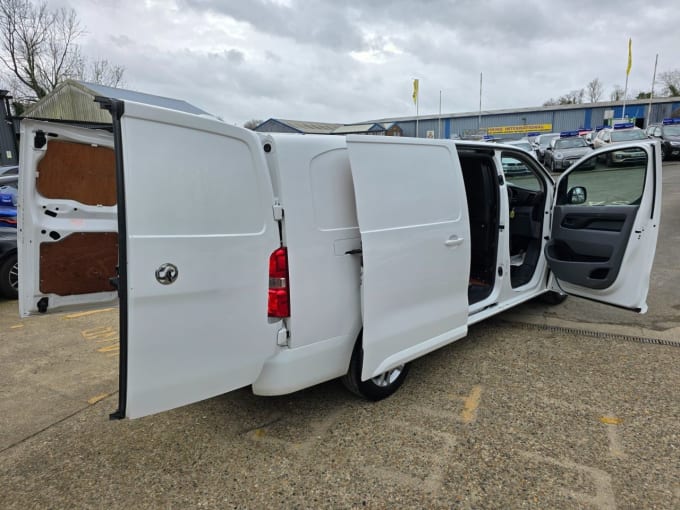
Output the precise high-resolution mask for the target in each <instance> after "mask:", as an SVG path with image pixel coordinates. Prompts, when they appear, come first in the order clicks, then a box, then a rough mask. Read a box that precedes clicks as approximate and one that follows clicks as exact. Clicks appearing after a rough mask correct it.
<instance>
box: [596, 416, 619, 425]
mask: <svg viewBox="0 0 680 510" xmlns="http://www.w3.org/2000/svg"><path fill="white" fill-rule="evenodd" d="M600 421H601V422H602V423H604V424H605V425H620V424H621V423H623V420H622V419H621V418H617V417H616V416H600Z"/></svg>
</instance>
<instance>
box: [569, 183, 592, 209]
mask: <svg viewBox="0 0 680 510" xmlns="http://www.w3.org/2000/svg"><path fill="white" fill-rule="evenodd" d="M587 197H588V193H587V192H586V189H585V188H584V187H583V186H574V187H573V188H571V189H570V190H569V191H567V203H568V204H571V205H579V204H585V202H586V198H587Z"/></svg>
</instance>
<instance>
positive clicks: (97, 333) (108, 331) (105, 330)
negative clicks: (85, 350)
mask: <svg viewBox="0 0 680 510" xmlns="http://www.w3.org/2000/svg"><path fill="white" fill-rule="evenodd" d="M80 334H81V335H83V337H84V338H85V339H86V340H94V339H96V338H108V337H112V336H118V332H117V331H116V330H115V329H113V328H112V327H111V326H102V327H98V328H92V329H84V330H83V331H81V332H80Z"/></svg>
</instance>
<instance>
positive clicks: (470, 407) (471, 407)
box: [461, 385, 482, 423]
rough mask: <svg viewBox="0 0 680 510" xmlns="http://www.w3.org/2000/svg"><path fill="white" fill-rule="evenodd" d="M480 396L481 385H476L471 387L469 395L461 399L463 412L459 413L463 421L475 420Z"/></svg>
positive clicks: (470, 421)
mask: <svg viewBox="0 0 680 510" xmlns="http://www.w3.org/2000/svg"><path fill="white" fill-rule="evenodd" d="M481 397H482V387H481V386H480V385H476V386H473V387H472V391H471V392H470V395H468V396H467V398H464V399H463V412H462V413H461V417H462V419H463V423H472V422H473V421H474V420H475V418H476V417H477V408H478V407H479V401H480V399H481Z"/></svg>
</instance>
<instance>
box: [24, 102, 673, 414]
mask: <svg viewBox="0 0 680 510" xmlns="http://www.w3.org/2000/svg"><path fill="white" fill-rule="evenodd" d="M99 101H100V102H102V103H103V105H104V106H105V107H107V108H109V110H110V111H111V112H112V118H113V135H112V134H111V133H108V132H95V131H92V130H87V129H82V128H76V127H72V126H64V125H54V124H50V123H46V122H40V121H34V120H24V121H23V122H22V133H21V144H22V145H21V161H22V168H21V172H20V187H19V189H20V192H21V194H22V195H21V204H22V215H21V220H22V224H21V229H20V248H21V250H20V251H21V255H22V258H21V267H22V273H21V275H20V276H21V281H20V286H19V293H20V306H19V308H20V313H21V315H22V316H28V315H33V314H43V313H52V312H60V311H66V310H78V309H82V308H85V307H88V306H102V305H109V304H113V303H116V302H119V304H120V321H121V322H120V358H119V359H120V386H119V395H118V398H119V407H118V410H117V411H116V413H114V417H116V418H123V417H126V416H127V417H131V418H135V417H140V416H145V415H148V414H153V413H156V412H160V411H164V410H168V409H172V408H176V407H179V406H182V405H186V404H189V403H192V402H196V401H198V400H202V399H205V398H209V397H212V396H215V395H218V394H222V393H226V392H228V391H232V390H234V389H237V388H241V387H244V386H250V387H251V388H252V390H253V392H254V393H256V394H258V395H281V394H285V393H290V392H293V391H297V390H299V389H302V388H306V387H309V386H312V385H315V384H318V383H321V382H324V381H327V380H331V379H334V378H338V377H342V378H343V381H344V382H345V384H346V386H347V387H348V388H349V389H350V390H351V391H353V392H355V393H358V394H360V395H361V396H363V397H365V398H367V399H371V400H379V399H381V398H385V397H387V396H389V395H390V394H392V393H393V392H394V391H396V390H397V389H398V388H399V386H400V385H401V384H402V382H403V381H404V378H405V377H406V373H407V371H408V366H409V365H408V363H409V362H410V361H412V360H414V359H416V358H418V357H420V356H423V355H425V354H427V353H429V352H431V351H433V350H435V349H438V348H440V347H443V346H444V345H447V344H449V343H451V342H453V341H455V340H458V339H460V338H463V337H464V336H465V335H466V334H467V330H468V326H469V325H472V324H475V323H478V322H480V321H482V320H484V319H486V318H489V317H491V316H494V315H496V314H498V313H500V312H502V311H504V310H508V309H509V308H512V307H514V306H516V305H518V304H520V303H523V302H525V301H528V300H529V299H533V298H535V297H539V296H544V295H549V296H559V297H562V296H564V295H566V294H574V295H578V296H582V297H586V298H589V299H593V300H596V301H601V302H604V303H607V304H611V305H615V306H618V307H622V308H627V309H631V310H634V311H637V312H644V311H646V308H647V304H646V296H647V290H648V286H649V278H650V273H651V266H652V260H653V255H654V251H655V247H656V239H657V235H658V223H659V222H658V219H659V214H660V194H661V170H660V168H659V164H660V160H658V158H657V157H656V153H655V151H654V150H653V147H652V146H651V145H649V144H628V145H624V146H622V149H623V148H635V149H637V150H640V151H642V152H644V154H645V160H644V162H642V161H640V162H639V163H638V165H637V166H635V167H628V168H626V169H625V170H626V171H625V172H623V171H621V169H618V170H617V169H614V170H610V169H607V170H608V171H602V172H601V171H600V170H601V168H600V167H599V166H598V165H597V162H595V161H588V160H586V161H582V162H580V163H577V164H576V165H574V166H572V167H571V168H569V169H568V170H567V171H566V172H565V173H564V174H563V175H562V176H561V177H560V179H559V181H558V182H557V183H555V181H554V180H553V178H552V177H551V176H550V174H549V173H548V172H547V171H546V169H545V168H543V167H542V166H541V165H540V164H538V163H537V162H536V161H535V159H534V158H532V157H531V156H529V155H528V154H526V152H524V151H523V150H519V149H516V148H512V147H508V146H503V145H498V144H492V143H483V142H466V141H452V140H437V139H435V140H425V139H422V140H421V139H402V138H397V137H367V136H362V135H349V136H347V137H339V136H338V137H329V136H323V135H318V136H314V135H304V136H301V135H291V134H274V133H254V132H252V131H249V130H246V129H242V128H238V127H235V126H230V125H228V124H225V123H223V122H220V121H218V120H216V119H209V118H205V117H200V116H196V115H190V114H186V113H180V112H172V111H170V110H166V109H163V108H157V107H153V106H149V105H143V104H139V103H133V102H122V101H117V100H113V99H108V100H107V99H104V98H100V99H99ZM168 140H171V141H172V143H168ZM159 148H162V150H159ZM617 150H619V149H617ZM604 152H606V151H604ZM512 159H514V160H515V164H517V165H523V166H524V167H525V169H526V170H527V172H526V173H522V174H521V175H512V174H510V173H505V172H504V171H503V168H504V167H505V164H506V163H510V162H511V161H510V160H512ZM591 163H592V165H593V166H595V167H596V168H594V169H591V168H590V167H589V166H590V164H591ZM188 165H192V166H193V168H194V169H195V171H196V172H197V173H196V175H195V177H194V178H193V179H192V185H191V186H189V187H187V186H186V182H187V181H186V168H187V166H188ZM582 165H585V167H583V166H582ZM423 172H425V173H423ZM612 183H616V185H612ZM75 184H77V186H76V185H75ZM180 185H182V186H183V187H182V190H183V195H184V198H185V199H186V200H187V201H190V202H192V203H194V204H197V205H196V207H192V208H191V209H189V210H186V211H183V213H182V214H181V215H176V216H173V217H171V218H169V217H168V214H170V211H174V210H175V202H176V189H177V187H178V186H180ZM149 197H153V200H150V199H149ZM550 218H552V221H551V220H550ZM633 224H635V229H633ZM23 268H29V269H30V270H29V271H23ZM55 268H58V270H55ZM415 268H417V270H415ZM452 268H456V269H455V270H452ZM160 352H162V356H159V353H160Z"/></svg>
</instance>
